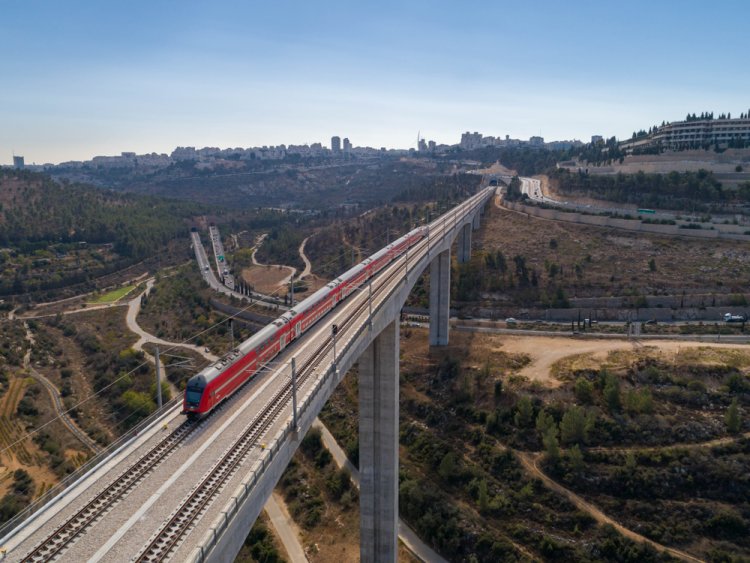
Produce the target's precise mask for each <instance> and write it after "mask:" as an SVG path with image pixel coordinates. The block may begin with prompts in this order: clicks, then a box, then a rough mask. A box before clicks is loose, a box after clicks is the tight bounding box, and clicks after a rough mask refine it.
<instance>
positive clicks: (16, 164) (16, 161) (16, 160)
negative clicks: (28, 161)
mask: <svg viewBox="0 0 750 563" xmlns="http://www.w3.org/2000/svg"><path fill="white" fill-rule="evenodd" d="M24 166H25V164H24V162H23V157H22V156H14V157H13V168H18V169H19V170H23V168H24Z"/></svg>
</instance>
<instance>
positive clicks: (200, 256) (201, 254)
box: [190, 231, 289, 312]
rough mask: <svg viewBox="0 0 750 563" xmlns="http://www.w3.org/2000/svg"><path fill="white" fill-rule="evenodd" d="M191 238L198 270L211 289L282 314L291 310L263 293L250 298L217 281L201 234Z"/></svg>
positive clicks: (252, 294) (193, 233)
mask: <svg viewBox="0 0 750 563" xmlns="http://www.w3.org/2000/svg"><path fill="white" fill-rule="evenodd" d="M190 237H191V239H192V245H193V250H194V252H195V258H196V260H197V261H198V268H199V269H200V272H201V276H203V280H204V281H205V282H206V283H207V284H208V285H209V287H211V289H213V290H214V291H218V292H220V293H223V294H224V295H229V296H233V297H236V298H237V299H239V300H241V301H248V300H249V301H251V302H253V303H257V304H259V305H261V306H264V307H269V308H273V309H274V310H278V311H282V312H283V311H287V310H289V308H288V307H286V306H285V305H284V304H283V303H282V301H281V300H280V299H276V298H274V297H271V296H269V295H264V294H262V293H257V292H254V291H253V292H251V293H250V295H249V296H247V295H243V294H242V293H238V292H237V291H233V290H231V289H229V288H228V287H226V286H225V285H224V284H222V283H221V282H220V281H219V280H218V279H216V275H215V274H214V272H213V270H212V269H211V266H210V263H209V261H208V256H207V255H206V249H205V248H204V246H203V243H202V242H201V238H200V234H198V233H197V232H194V231H193V232H191V233H190Z"/></svg>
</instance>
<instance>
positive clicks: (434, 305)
mask: <svg viewBox="0 0 750 563" xmlns="http://www.w3.org/2000/svg"><path fill="white" fill-rule="evenodd" d="M450 305H451V251H450V248H449V249H448V250H444V251H443V252H441V253H439V254H438V255H437V256H435V258H434V259H433V260H432V263H431V264H430V346H447V345H448V330H449V324H448V322H449V321H450Z"/></svg>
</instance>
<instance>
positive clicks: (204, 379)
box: [183, 227, 428, 418]
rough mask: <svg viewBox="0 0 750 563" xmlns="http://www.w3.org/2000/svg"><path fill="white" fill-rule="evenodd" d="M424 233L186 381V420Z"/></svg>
mask: <svg viewBox="0 0 750 563" xmlns="http://www.w3.org/2000/svg"><path fill="white" fill-rule="evenodd" d="M427 233H428V228H427V227H419V228H417V229H414V230H413V231H411V232H409V233H407V234H406V235H404V236H402V237H401V238H399V239H398V240H396V241H394V242H393V243H392V244H390V245H388V246H387V247H386V248H384V249H382V250H379V251H378V252H376V253H375V254H373V255H372V256H370V257H369V258H367V259H365V260H364V261H362V262H361V263H359V264H357V265H356V266H354V267H352V268H350V269H349V270H347V271H346V272H344V273H343V274H342V275H341V276H340V277H338V278H336V279H335V280H333V281H332V282H330V283H328V284H327V285H326V286H324V287H322V288H321V289H319V290H318V291H316V292H315V293H314V294H312V295H311V296H310V297H308V298H307V299H305V300H304V301H302V302H301V303H299V304H298V305H297V306H295V307H294V308H293V309H291V310H289V311H287V312H286V313H284V314H283V315H282V316H281V317H279V318H278V319H276V320H275V321H273V322H272V323H271V324H269V325H268V326H266V327H265V328H263V329H262V330H261V331H260V332H258V333H257V334H255V335H254V336H252V337H251V338H249V339H248V340H246V341H245V342H243V343H242V344H240V346H239V347H238V348H235V349H234V350H232V351H231V352H230V353H229V354H226V355H225V356H223V357H222V358H220V359H219V360H217V361H216V362H214V363H213V364H211V365H210V366H208V367H206V368H204V369H203V370H202V371H201V372H200V373H198V374H196V375H194V376H193V377H191V378H190V380H189V381H188V383H187V386H186V388H185V396H184V400H183V412H184V413H185V414H187V415H188V417H190V418H197V417H200V416H203V415H205V414H207V413H209V412H210V411H211V410H212V409H213V408H214V407H216V405H218V404H219V403H220V402H221V401H222V400H224V399H226V398H227V397H229V396H230V395H232V393H234V392H235V391H236V390H237V389H238V388H239V387H240V386H241V385H242V384H243V383H245V382H246V381H248V380H249V379H251V378H252V377H253V376H254V375H255V374H256V373H257V371H258V370H259V369H260V368H261V367H262V366H263V365H264V364H266V363H268V362H269V361H270V360H272V359H273V358H275V357H276V356H277V355H278V354H279V353H280V352H281V351H282V350H283V349H284V348H285V347H286V346H287V345H289V343H290V342H292V341H293V340H295V339H297V338H299V337H300V336H301V335H302V334H303V333H304V332H305V331H307V330H308V329H309V328H310V327H312V326H313V325H314V324H315V323H316V322H317V321H318V320H320V319H321V318H322V317H324V316H325V315H326V314H328V312H330V311H331V309H333V308H334V307H336V305H338V304H339V303H340V302H341V301H343V300H344V299H346V298H347V297H348V296H349V295H350V294H351V293H352V292H354V291H356V290H357V289H359V288H360V287H361V286H362V285H363V284H364V283H365V282H366V281H367V280H368V279H370V278H371V277H372V276H374V275H375V274H377V273H378V272H379V271H380V270H382V269H383V268H384V267H385V266H386V265H388V264H389V263H390V262H392V261H393V260H394V259H395V258H397V257H398V256H400V255H401V254H403V253H404V252H405V251H406V250H407V249H408V248H409V247H411V246H413V245H414V244H416V243H417V242H419V241H420V240H421V239H422V238H424V237H426V236H427Z"/></svg>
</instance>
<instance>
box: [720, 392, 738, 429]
mask: <svg viewBox="0 0 750 563" xmlns="http://www.w3.org/2000/svg"><path fill="white" fill-rule="evenodd" d="M724 421H725V422H726V423H727V430H728V431H729V433H730V434H737V433H738V432H739V431H740V429H741V428H742V418H741V417H740V405H739V403H737V397H735V398H734V399H732V404H731V405H729V408H728V409H727V414H726V415H725V416H724Z"/></svg>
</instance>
